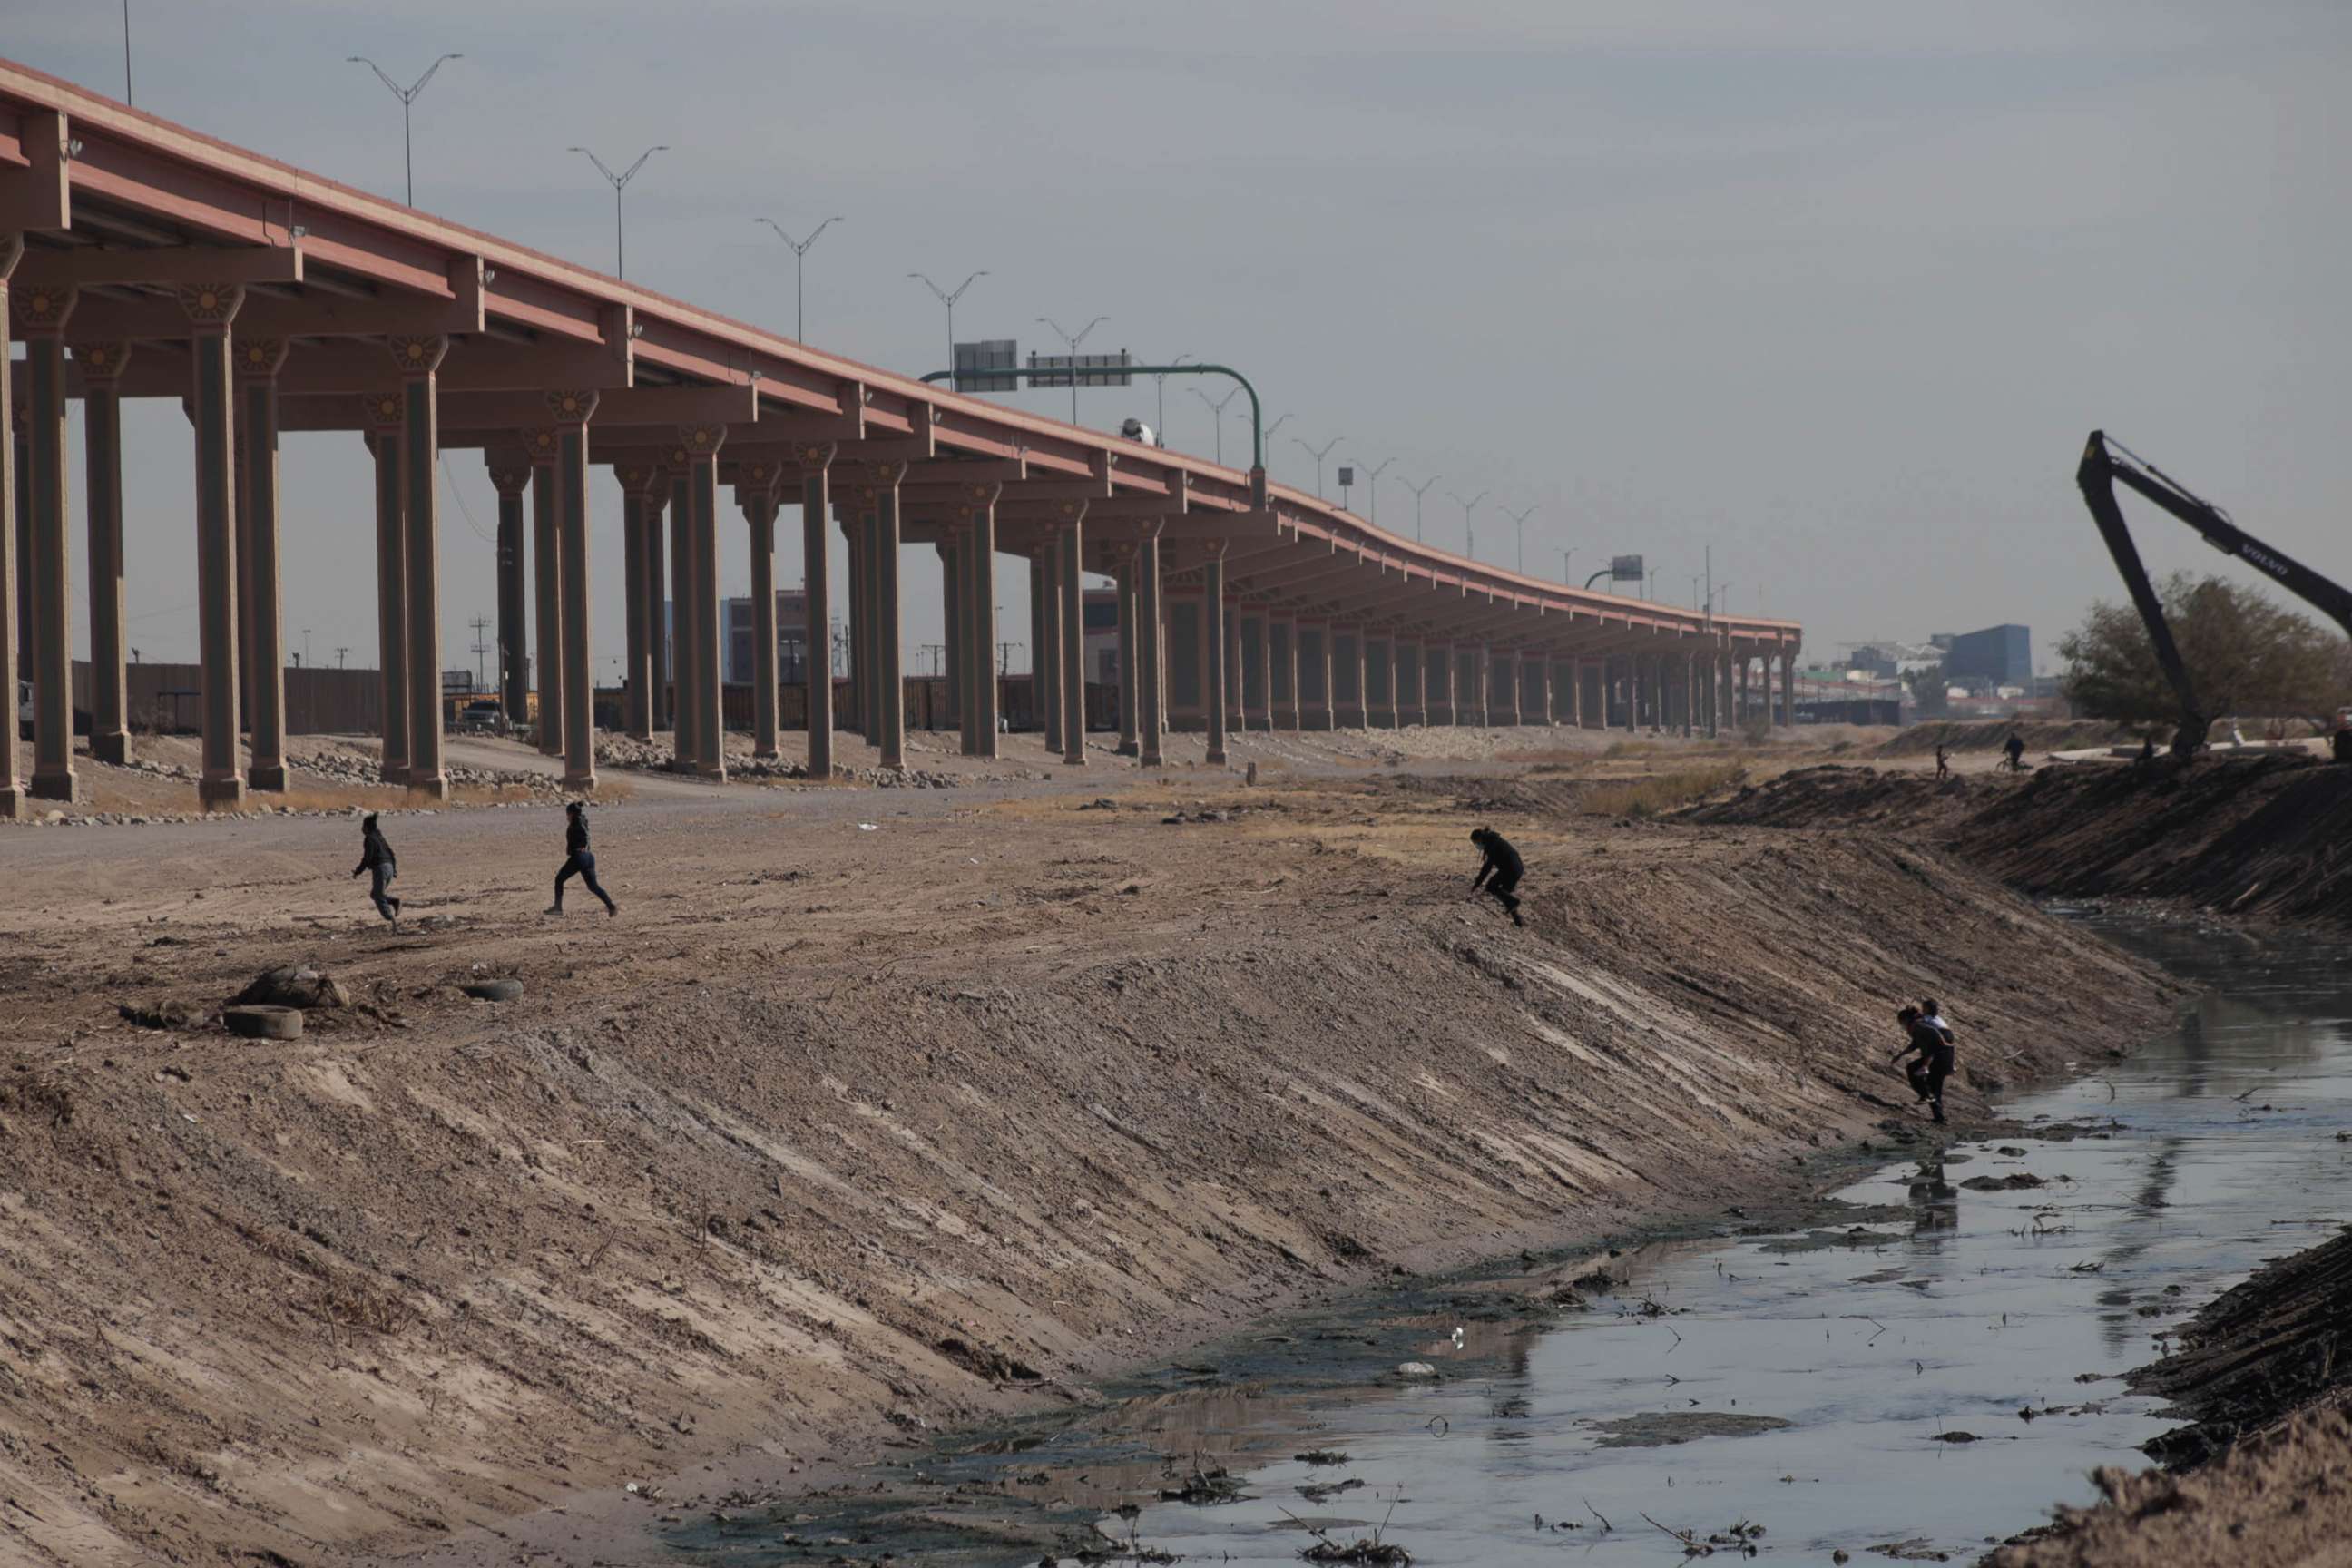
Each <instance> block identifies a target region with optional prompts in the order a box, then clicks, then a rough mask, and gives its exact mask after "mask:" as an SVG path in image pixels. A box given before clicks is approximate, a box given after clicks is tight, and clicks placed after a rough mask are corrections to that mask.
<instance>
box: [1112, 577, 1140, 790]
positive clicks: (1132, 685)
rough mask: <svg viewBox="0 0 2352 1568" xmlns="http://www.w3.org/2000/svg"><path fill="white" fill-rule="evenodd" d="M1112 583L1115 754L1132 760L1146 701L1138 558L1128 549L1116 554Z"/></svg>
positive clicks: (1135, 750) (1135, 751)
mask: <svg viewBox="0 0 2352 1568" xmlns="http://www.w3.org/2000/svg"><path fill="white" fill-rule="evenodd" d="M1113 555H1114V559H1113V562H1112V564H1111V573H1110V580H1111V584H1112V590H1113V592H1114V594H1115V595H1117V603H1118V745H1117V746H1115V747H1113V748H1112V754H1113V755H1115V756H1121V757H1132V756H1134V755H1136V754H1137V752H1138V751H1139V740H1138V736H1139V734H1140V732H1141V730H1140V726H1139V723H1138V721H1137V717H1136V708H1137V707H1138V705H1139V704H1140V702H1141V701H1142V696H1143V694H1142V687H1141V685H1140V683H1139V671H1138V670H1137V668H1136V665H1137V664H1138V662H1139V661H1140V660H1141V658H1142V657H1143V655H1142V651H1141V647H1142V639H1141V638H1140V637H1139V636H1138V635H1137V632H1136V621H1137V618H1138V611H1137V608H1136V593H1135V556H1134V553H1133V552H1132V551H1131V550H1130V549H1129V548H1127V547H1124V546H1122V547H1119V548H1118V549H1117V550H1115V551H1114V552H1113Z"/></svg>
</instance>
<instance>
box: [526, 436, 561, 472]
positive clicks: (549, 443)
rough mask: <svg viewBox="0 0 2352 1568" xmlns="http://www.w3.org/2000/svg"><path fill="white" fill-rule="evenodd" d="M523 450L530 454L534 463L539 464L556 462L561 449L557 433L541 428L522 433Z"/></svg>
mask: <svg viewBox="0 0 2352 1568" xmlns="http://www.w3.org/2000/svg"><path fill="white" fill-rule="evenodd" d="M522 449H523V450H524V451H526V452H528V453H530V460H531V461H532V463H534V464H538V463H551V462H553V461H555V458H556V453H557V452H558V451H559V450H560V449H561V448H560V444H559V443H558V442H557V440H556V439H555V432H554V431H552V430H549V429H545V428H541V429H538V430H526V431H524V432H523V433H522Z"/></svg>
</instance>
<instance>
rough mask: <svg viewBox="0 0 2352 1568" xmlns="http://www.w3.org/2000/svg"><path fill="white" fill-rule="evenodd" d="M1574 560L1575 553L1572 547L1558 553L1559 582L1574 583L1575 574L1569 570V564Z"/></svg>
mask: <svg viewBox="0 0 2352 1568" xmlns="http://www.w3.org/2000/svg"><path fill="white" fill-rule="evenodd" d="M1575 559H1576V551H1575V549H1574V548H1573V547H1571V548H1570V549H1567V550H1563V551H1561V552H1559V580H1560V581H1561V582H1563V583H1568V584H1573V583H1574V582H1575V581H1576V574H1575V573H1574V572H1572V571H1570V568H1569V563H1570V562H1572V561H1574V560H1575Z"/></svg>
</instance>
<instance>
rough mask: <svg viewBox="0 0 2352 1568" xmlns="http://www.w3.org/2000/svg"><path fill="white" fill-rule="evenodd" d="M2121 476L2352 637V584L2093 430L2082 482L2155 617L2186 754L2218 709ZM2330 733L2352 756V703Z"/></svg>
mask: <svg viewBox="0 0 2352 1568" xmlns="http://www.w3.org/2000/svg"><path fill="white" fill-rule="evenodd" d="M2117 481H2121V482H2122V483H2123V484H2124V485H2125V486H2126V488H2128V489H2133V490H2136V491H2137V492H2138V493H2139V494H2141V495H2143V496H2145V497H2147V499H2148V500H2151V501H2154V502H2155V503H2156V504H2157V505H2158V506H2160V507H2162V508H2163V509H2164V510H2167V511H2168V512H2170V513H2171V514H2172V515H2173V516H2175V517H2177V518H2179V520H2180V521H2183V522H2185V523H2187V524H2188V525H2189V527H2191V528H2193V529H2195V530H2196V531H2197V532H2198V533H2199V534H2200V536H2201V537H2202V538H2203V539H2204V541H2205V542H2206V543H2208V544H2210V545H2211V546H2212V547H2213V548H2214V549H2216V550H2218V551H2220V552H2221V553H2222V554H2224V555H2234V556H2236V557H2237V558H2238V559H2239V560H2241V561H2243V562H2245V563H2248V564H2249V565H2251V566H2253V567H2255V568H2257V569H2258V570H2260V571H2261V572H2262V573H2263V574H2264V575H2265V576H2267V577H2269V578H2271V579H2272V580H2273V582H2276V583H2277V584H2279V585H2280V586H2282V587H2284V589H2286V591H2287V592H2288V593H2290V594H2293V595H2294V596H2295V597H2296V598H2298V599H2301V600H2302V601H2304V603H2305V604H2307V605H2313V606H2315V608H2317V609H2319V610H2320V611H2322V612H2324V613H2325V614H2326V616H2327V617H2328V618H2329V619H2330V620H2332V621H2334V622H2335V623H2336V625H2337V626H2342V627H2343V628H2344V632H2345V635H2346V636H2347V637H2352V591H2347V589H2345V588H2344V587H2342V586H2341V585H2339V584H2335V583H2331V582H2329V581H2328V580H2327V579H2326V578H2325V577H2323V576H2321V575H2320V574H2318V573H2316V572H2314V571H2313V570H2312V569H2311V568H2310V567H2308V566H2305V564H2303V563H2301V562H2299V561H2297V560H2295V559H2294V557H2292V556H2290V555H2287V554H2286V553H2284V552H2282V551H2279V550H2275V549H2273V548H2272V547H2271V546H2270V545H2267V544H2264V543H2263V542H2262V541H2261V540H2259V539H2256V538H2255V537H2254V536H2253V535H2252V534H2250V533H2248V532H2247V531H2245V530H2244V529H2242V528H2240V527H2239V526H2238V525H2237V524H2236V523H2234V522H2231V521H2230V519H2229V516H2228V514H2227V513H2225V512H2223V511H2222V510H2221V508H2220V507H2217V506H2215V505H2214V504H2213V503H2212V502H2210V501H2208V500H2203V499H2202V498H2200V497H2199V496H2198V495H2196V494H2195V493H2194V492H2192V491H2191V490H2190V489H2189V488H2188V487H2187V486H2185V485H2183V484H2181V483H2180V482H2179V480H2178V479H2173V478H2172V477H2171V476H2170V475H2168V474H2167V473H2165V472H2164V471H2163V470H2162V469H2161V468H2157V467H2156V466H2155V465H2154V464H2152V463H2149V462H2147V460H2145V459H2144V458H2140V457H2138V456H2137V454H2135V453H2134V452H2132V451H2131V450H2130V449H2129V448H2128V447H2125V446H2124V444H2123V443H2122V442H2120V441H2112V440H2109V439H2108V438H2107V434H2106V432H2105V431H2104V430H2094V431H2092V432H2091V438H2090V440H2089V441H2088V442H2087V443H2086V444H2085V445H2084V447H2083V462H2082V466H2081V467H2079V468H2076V469H2075V470H2074V482H2075V483H2076V484H2078V485H2080V486H2081V487H2082V488H2083V500H2084V502H2085V503H2087V504H2088V505H2089V507H2090V509H2091V518H2092V520H2093V521H2095V522H2096V523H2097V524H2098V525H2099V535H2100V537H2101V538H2103V539H2105V541H2106V542H2107V553H2108V554H2110V555H2112V556H2114V557H2115V558H2116V571H2117V572H2119V573H2121V574H2123V579H2124V586H2125V588H2126V589H2127V590H2128V591H2129V592H2130V594H2131V600H2132V604H2133V605H2134V606H2135V607H2136V608H2137V610H2138V611H2139V618H2140V619H2141V620H2142V621H2143V622H2145V623H2146V624H2147V637H2148V641H2149V642H2151V643H2153V644H2154V645H2155V647H2156V661H2157V663H2158V665H2160V666H2161V667H2162V668H2163V669H2164V678H2165V679H2167V680H2168V681H2170V682H2171V683H2172V689H2173V691H2174V692H2175V693H2176V694H2178V695H2179V699H2180V727H2179V729H2178V730H2176V731H2173V736H2172V752H2173V754H2174V755H2175V756H2177V757H2182V758H2186V757H2188V756H2189V754H2190V753H2191V752H2195V751H2196V750H2197V749H2198V748H2199V747H2200V746H2202V745H2203V744H2204V743H2205V731H2206V730H2207V729H2208V728H2209V727H2210V726H2211V724H2212V722H2213V720H2214V717H2215V715H2213V714H2210V713H2207V712H2205V711H2203V710H2201V709H2200V708H2199V707H2198V705H2197V692H2196V689H2195V688H2194V686H2193V685H2192V684H2191V682H2190V680H2189V667H2188V666H2187V665H2185V664H2183V663H2182V662H2181V658H2180V649H2179V647H2177V646H2176V645H2175V644H2174V643H2173V640H2172V628H2171V627H2170V626H2167V625H2166V624H2165V619H2164V605H2163V604H2162V603H2161V602H2160V601H2159V600H2158V598H2157V596H2156V586H2155V584H2152V583H2150V582H2149V581H2148V578H2147V567H2145V566H2143V565H2141V564H2140V559H2139V549H2138V547H2137V545H2135V544H2134V543H2133V542H2132V537H2131V530H2130V529H2129V528H2127V527H2126V526H2125V523H2124V514H2123V509H2122V508H2121V507H2120V506H2118V505H2117V504H2116V483H2117ZM2330 739H2331V743H2332V745H2333V746H2334V749H2335V754H2336V761H2338V762H2352V708H2343V709H2338V710H2336V732H2335V734H2334V735H2333V736H2332V737H2331V738H2330Z"/></svg>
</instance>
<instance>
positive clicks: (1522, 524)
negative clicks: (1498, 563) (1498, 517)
mask: <svg viewBox="0 0 2352 1568" xmlns="http://www.w3.org/2000/svg"><path fill="white" fill-rule="evenodd" d="M1535 514H1536V509H1535V508H1533V507H1529V508H1528V510H1525V511H1513V510H1511V509H1510V508H1509V507H1505V508H1504V509H1503V515H1504V516H1505V517H1507V518H1509V519H1510V520H1511V527H1512V528H1513V529H1514V530H1515V531H1517V534H1518V564H1517V565H1516V566H1514V567H1512V568H1511V570H1512V571H1514V572H1517V573H1518V574H1520V575H1521V576H1525V575H1526V574H1527V570H1528V519H1529V518H1531V517H1533V516H1535Z"/></svg>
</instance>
